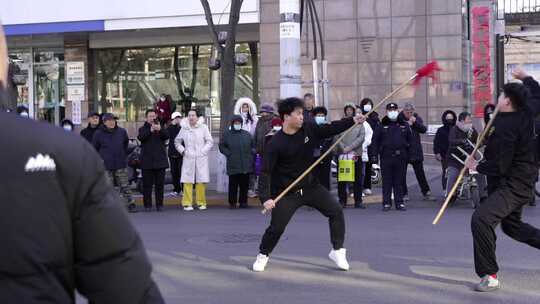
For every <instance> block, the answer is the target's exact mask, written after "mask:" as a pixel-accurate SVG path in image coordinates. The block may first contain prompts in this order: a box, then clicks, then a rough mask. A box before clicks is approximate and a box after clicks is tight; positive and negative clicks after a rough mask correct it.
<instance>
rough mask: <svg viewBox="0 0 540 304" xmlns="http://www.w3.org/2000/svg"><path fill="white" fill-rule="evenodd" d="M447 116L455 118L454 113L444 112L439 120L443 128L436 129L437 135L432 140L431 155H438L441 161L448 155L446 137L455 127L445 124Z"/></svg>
mask: <svg viewBox="0 0 540 304" xmlns="http://www.w3.org/2000/svg"><path fill="white" fill-rule="evenodd" d="M448 114H453V115H454V118H456V113H455V112H454V111H451V110H447V111H444V113H443V114H442V118H441V120H442V123H443V126H442V127H440V128H438V129H437V133H435V138H434V139H433V153H434V154H440V155H441V156H442V158H443V159H444V158H446V155H447V154H448V148H449V142H448V136H449V135H450V130H451V129H452V127H453V126H454V125H455V124H449V123H447V122H446V115H448Z"/></svg>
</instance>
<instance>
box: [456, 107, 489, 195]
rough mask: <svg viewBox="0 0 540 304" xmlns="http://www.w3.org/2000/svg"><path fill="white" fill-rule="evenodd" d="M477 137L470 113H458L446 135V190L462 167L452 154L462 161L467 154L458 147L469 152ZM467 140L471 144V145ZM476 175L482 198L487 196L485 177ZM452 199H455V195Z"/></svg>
mask: <svg viewBox="0 0 540 304" xmlns="http://www.w3.org/2000/svg"><path fill="white" fill-rule="evenodd" d="M477 139H478V132H477V131H476V130H475V129H474V127H473V124H472V117H471V114H470V113H468V112H462V113H460V114H459V116H458V121H457V123H456V125H455V126H454V127H452V129H450V133H449V136H448V143H449V149H448V154H447V156H446V157H447V159H448V181H447V184H446V189H447V190H449V189H452V187H453V186H454V184H455V182H456V180H457V177H458V175H459V172H460V171H461V169H462V168H463V164H462V163H461V162H460V161H458V160H457V159H456V158H455V157H454V156H452V154H453V155H455V156H457V157H458V158H459V159H460V160H461V161H463V162H464V161H465V159H466V158H467V156H466V155H464V154H463V153H462V152H461V151H460V150H459V149H458V148H461V149H463V150H464V151H466V152H467V153H468V154H470V153H471V152H472V151H473V149H474V146H473V145H474V144H476V140H477ZM469 141H470V142H471V143H472V144H473V145H471V143H469ZM476 177H477V179H476V181H477V183H478V190H479V192H480V198H481V199H482V198H484V197H486V196H487V192H486V191H487V189H486V179H485V176H482V175H477V176H476ZM453 199H455V197H454V198H453Z"/></svg>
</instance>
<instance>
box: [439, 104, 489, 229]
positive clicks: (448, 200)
mask: <svg viewBox="0 0 540 304" xmlns="http://www.w3.org/2000/svg"><path fill="white" fill-rule="evenodd" d="M499 109H500V108H499V105H498V104H497V106H496V107H495V111H494V112H493V115H492V116H491V118H490V119H489V121H488V123H487V125H486V127H485V128H484V130H483V131H482V133H480V136H479V137H478V139H477V140H476V145H475V146H474V150H473V151H472V153H471V154H470V155H471V156H473V157H474V155H475V154H476V152H477V151H478V149H479V148H480V146H481V145H482V142H483V141H484V138H485V137H486V134H487V133H488V132H489V129H491V126H492V125H493V121H495V117H496V116H497V114H498V113H499ZM467 170H468V168H467V166H463V169H461V171H460V172H459V175H458V178H457V179H456V182H455V183H454V185H453V186H452V189H451V190H450V192H448V195H447V196H446V199H445V201H444V204H443V205H442V207H441V209H440V210H439V213H437V216H436V217H435V219H434V220H433V223H432V224H433V225H437V224H438V223H439V221H440V219H441V217H442V216H443V214H444V211H445V210H446V208H447V207H448V204H449V203H450V200H451V199H452V196H454V194H455V193H456V190H457V188H458V186H459V183H460V182H461V179H463V176H465V172H467Z"/></svg>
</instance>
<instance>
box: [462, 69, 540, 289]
mask: <svg viewBox="0 0 540 304" xmlns="http://www.w3.org/2000/svg"><path fill="white" fill-rule="evenodd" d="M523 74H524V73H521V74H519V73H518V75H516V74H515V77H516V78H518V79H521V80H523V82H524V84H525V85H521V84H517V83H509V84H506V85H505V86H504V87H503V93H501V95H500V97H499V100H498V103H499V105H498V107H499V109H500V110H499V114H498V115H497V117H496V118H495V121H494V123H493V126H492V127H491V128H490V130H488V133H487V135H486V137H487V147H486V149H485V152H484V159H483V160H482V161H481V162H480V163H477V162H476V161H475V160H474V159H473V158H468V159H467V161H466V166H467V167H468V168H469V169H471V170H476V171H478V172H479V173H481V174H485V175H486V176H487V177H488V192H489V196H488V198H487V199H486V201H485V202H484V203H483V204H481V205H480V206H479V207H478V208H477V209H476V211H475V212H474V214H473V216H472V219H471V230H472V235H473V242H474V262H475V269H476V274H477V275H478V276H479V277H481V278H482V279H481V281H480V283H479V284H478V285H477V286H476V290H477V291H482V292H485V291H493V290H496V289H499V288H500V283H499V280H498V278H497V272H498V271H499V267H498V265H497V261H496V257H495V242H496V235H495V228H496V227H497V225H498V224H499V223H500V224H501V228H502V230H503V232H504V233H505V234H507V235H508V236H510V237H511V238H513V239H515V240H517V241H519V242H522V243H525V244H528V245H529V246H532V247H535V248H537V249H540V230H538V229H537V228H535V227H533V226H531V225H529V224H526V223H523V222H522V220H521V216H522V212H523V207H524V206H525V205H527V204H528V203H529V202H530V201H531V199H532V195H533V187H534V184H535V177H536V167H535V163H534V162H535V155H534V154H535V141H534V117H533V114H534V113H535V109H534V108H531V107H530V106H528V105H527V102H529V103H531V101H534V104H533V106H534V107H536V106H537V105H539V104H540V100H539V99H538V98H539V97H540V87H539V86H538V83H537V82H536V81H534V80H533V79H532V78H530V77H520V76H519V75H521V76H522V75H523ZM527 89H529V90H530V92H531V93H532V98H529V97H528V95H529V94H528V93H529V92H528V90H527ZM527 99H529V100H527Z"/></svg>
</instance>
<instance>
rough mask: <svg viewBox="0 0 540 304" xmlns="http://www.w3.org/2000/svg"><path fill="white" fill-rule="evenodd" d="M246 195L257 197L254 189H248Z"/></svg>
mask: <svg viewBox="0 0 540 304" xmlns="http://www.w3.org/2000/svg"><path fill="white" fill-rule="evenodd" d="M248 197H250V198H255V197H257V193H256V192H255V191H253V190H249V191H248Z"/></svg>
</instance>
